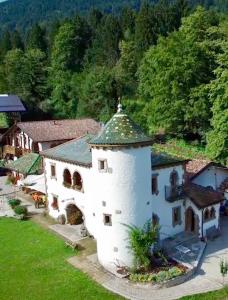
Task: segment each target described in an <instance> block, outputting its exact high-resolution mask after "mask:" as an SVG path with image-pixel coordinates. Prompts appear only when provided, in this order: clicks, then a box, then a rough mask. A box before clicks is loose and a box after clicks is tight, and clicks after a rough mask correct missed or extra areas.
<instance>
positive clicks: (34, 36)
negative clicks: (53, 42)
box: [26, 24, 47, 53]
mask: <svg viewBox="0 0 228 300" xmlns="http://www.w3.org/2000/svg"><path fill="white" fill-rule="evenodd" d="M26 47H27V49H39V50H41V51H42V52H44V53H46V52H47V40H46V30H45V29H44V28H42V27H41V26H40V25H39V24H35V25H34V26H33V27H32V28H31V29H30V30H29V32H28V34H27V41H26Z"/></svg>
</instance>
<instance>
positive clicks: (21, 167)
mask: <svg viewBox="0 0 228 300" xmlns="http://www.w3.org/2000/svg"><path fill="white" fill-rule="evenodd" d="M41 163H42V159H41V156H40V155H39V154H37V153H29V154H26V155H23V156H21V157H20V158H18V159H17V160H15V161H12V162H9V163H7V164H6V165H5V167H6V168H8V169H10V170H14V171H18V172H19V173H21V174H24V175H32V174H37V173H38V171H39V170H40V169H41Z"/></svg>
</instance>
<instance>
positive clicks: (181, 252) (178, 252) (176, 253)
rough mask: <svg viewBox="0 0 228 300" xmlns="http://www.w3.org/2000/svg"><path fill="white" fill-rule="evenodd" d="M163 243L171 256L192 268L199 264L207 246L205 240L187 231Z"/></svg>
mask: <svg viewBox="0 0 228 300" xmlns="http://www.w3.org/2000/svg"><path fill="white" fill-rule="evenodd" d="M162 244H163V246H164V248H165V250H166V252H167V254H168V256H169V257H171V258H173V259H174V260H175V261H177V262H179V263H181V264H183V265H186V266H187V267H189V268H191V269H192V268H196V267H197V266H198V264H199V262H200V260H201V258H202V255H203V253H204V250H205V247H206V243H205V242H202V241H200V239H199V238H198V237H197V236H196V235H194V234H192V233H187V232H181V233H179V234H177V235H174V236H172V237H169V238H167V239H165V240H164V241H163V243H162Z"/></svg>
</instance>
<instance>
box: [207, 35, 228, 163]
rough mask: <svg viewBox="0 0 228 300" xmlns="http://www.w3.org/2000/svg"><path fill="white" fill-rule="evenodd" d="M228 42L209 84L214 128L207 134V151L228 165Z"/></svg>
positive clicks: (212, 157) (215, 158)
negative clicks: (214, 76)
mask: <svg viewBox="0 0 228 300" xmlns="http://www.w3.org/2000/svg"><path fill="white" fill-rule="evenodd" d="M227 57H228V42H227V41H226V42H225V43H224V44H223V53H222V54H220V55H219V56H218V64H219V66H218V68H217V69H216V71H215V73H216V79H215V80H213V81H212V82H211V83H210V84H209V94H210V100H211V103H212V113H213V117H212V120H211V125H212V130H211V131H209V133H208V134H207V152H208V155H209V157H210V158H211V159H214V160H217V161H220V162H222V163H223V164H225V165H227V166H228V86H227V82H228V62H227Z"/></svg>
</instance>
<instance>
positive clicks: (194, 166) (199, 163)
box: [185, 159, 210, 181]
mask: <svg viewBox="0 0 228 300" xmlns="http://www.w3.org/2000/svg"><path fill="white" fill-rule="evenodd" d="M208 164H210V161H208V160H202V159H194V160H190V161H189V162H188V163H187V164H186V173H185V177H186V180H187V181H188V180H189V179H190V178H191V177H193V176H194V175H196V174H197V173H199V172H200V171H201V170H203V169H204V168H205V167H206V166H207V165H208Z"/></svg>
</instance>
